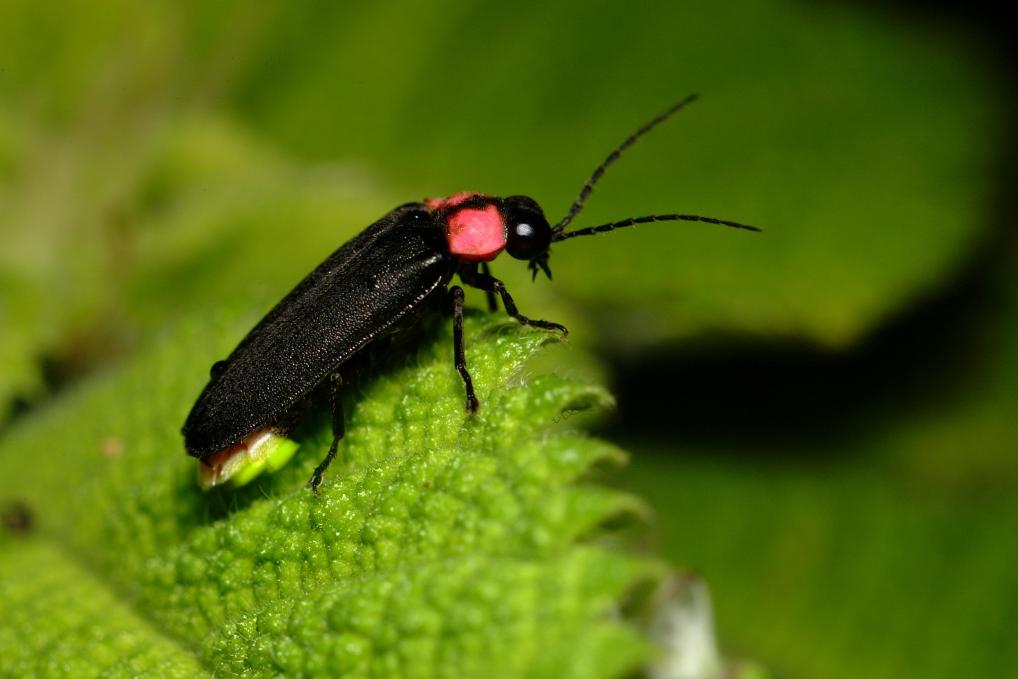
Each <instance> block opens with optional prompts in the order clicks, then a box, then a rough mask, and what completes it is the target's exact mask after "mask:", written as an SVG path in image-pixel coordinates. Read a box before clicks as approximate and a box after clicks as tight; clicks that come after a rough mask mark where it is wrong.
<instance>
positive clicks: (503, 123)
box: [0, 0, 999, 395]
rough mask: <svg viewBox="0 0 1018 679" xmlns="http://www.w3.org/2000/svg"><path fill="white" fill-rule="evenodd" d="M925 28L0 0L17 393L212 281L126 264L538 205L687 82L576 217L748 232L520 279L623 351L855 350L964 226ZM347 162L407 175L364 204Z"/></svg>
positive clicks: (749, 7) (962, 106)
mask: <svg viewBox="0 0 1018 679" xmlns="http://www.w3.org/2000/svg"><path fill="white" fill-rule="evenodd" d="M936 38H937V36H936V31H934V30H931V29H930V28H928V29H927V30H925V31H919V30H917V29H915V28H912V27H910V26H909V25H908V24H906V23H905V22H898V21H894V20H891V19H890V18H888V17H884V16H879V15H876V16H875V15H871V14H868V13H864V12H862V11H860V10H853V9H849V8H840V7H828V8H826V9H825V10H824V11H819V10H817V9H816V8H808V7H805V6H800V5H796V4H793V3H786V2H762V1H756V2H754V1H750V0H745V1H743V2H739V3H735V4H732V3H727V4H724V5H718V4H717V3H693V4H689V3H683V4H681V5H680V4H667V3H662V4H660V5H657V6H646V7H641V8H634V7H632V6H630V5H627V4H624V3H607V2H606V3H598V4H596V5H588V6H585V7H584V9H583V11H582V12H578V11H577V10H576V8H575V6H573V5H571V4H569V3H561V4H560V5H557V6H553V7H549V6H547V4H546V3H534V4H532V5H526V4H520V3H514V4H513V5H511V6H508V5H507V6H505V7H493V6H491V5H490V4H477V5H469V4H462V3H456V2H444V3H438V4H435V3H429V4H428V5H415V4H413V3H383V4H380V5H365V6H357V5H345V4H336V3H331V2H304V3H283V2H278V3H259V4H258V6H257V8H255V7H253V6H252V5H251V4H250V3H216V4H214V5H212V6H205V5H203V4H201V3H190V4H189V3H169V2H166V3H158V2H157V3H143V4H140V5H139V4H137V3H129V2H114V3H107V4H105V5H104V7H103V8H102V9H101V10H98V11H97V9H96V8H95V7H92V6H87V5H75V6H72V7H65V8H63V9H62V10H61V11H56V10H54V9H53V8H50V7H42V6H38V5H37V4H36V3H23V2H8V3H5V4H4V5H3V6H2V8H0V56H2V61H3V63H4V65H5V70H4V77H3V78H0V101H2V102H3V107H2V108H3V113H2V115H3V119H2V121H0V123H2V127H3V128H4V130H3V132H2V133H0V159H2V161H0V168H2V170H3V173H4V177H5V180H4V181H3V188H2V189H0V206H2V214H3V215H4V219H3V225H2V228H3V237H4V240H5V243H6V244H7V247H5V248H4V249H3V252H2V254H0V275H2V276H3V278H4V280H5V285H4V289H5V295H4V301H3V314H4V316H5V317H9V318H10V319H11V320H10V322H9V323H7V322H5V326H8V327H9V328H10V329H9V330H8V331H7V332H5V334H4V340H3V349H4V352H3V354H2V358H0V361H2V365H3V366H4V368H5V369H4V370H3V375H4V378H3V384H4V385H5V386H2V387H0V389H2V393H3V394H7V395H9V394H10V393H11V390H14V389H21V390H24V389H26V388H31V386H32V375H31V374H30V373H28V372H27V369H26V367H25V366H26V365H27V364H29V363H30V360H29V359H32V358H35V357H36V356H37V355H38V354H39V353H40V352H42V351H50V352H54V351H55V352H57V353H68V352H69V351H70V347H71V345H73V346H75V347H76V348H77V351H78V352H79V353H80V350H81V346H82V345H85V346H86V347H87V348H90V349H92V350H93V351H101V350H102V349H103V348H104V347H106V346H108V345H109V342H108V341H107V338H106V337H102V335H104V334H108V333H111V332H116V331H124V332H129V331H131V330H132V329H133V328H134V327H136V326H134V325H132V324H128V325H127V327H126V328H124V327H117V326H119V325H120V324H119V323H117V324H116V325H114V326H111V325H110V323H111V322H115V321H121V322H122V319H123V318H124V317H125V316H127V317H128V318H132V319H133V318H134V316H135V314H138V315H141V316H144V317H151V316H152V315H154V314H158V315H164V316H172V313H173V312H174V311H175V308H174V306H175V305H176V304H196V303H209V301H210V300H209V299H208V297H209V292H210V288H208V287H206V286H205V284H206V279H204V278H201V277H200V276H199V277H198V278H196V279H191V277H190V276H176V277H174V278H172V280H173V283H172V284H170V286H169V287H168V288H167V280H166V279H161V278H159V277H158V276H156V278H155V281H154V282H153V285H152V286H150V287H148V288H143V290H142V292H141V293H138V291H137V290H136V288H135V287H134V286H133V285H132V284H131V282H132V280H133V277H134V275H136V274H137V275H142V277H143V278H145V279H146V280H148V281H150V282H152V275H153V274H152V272H153V271H158V270H159V269H160V267H161V266H163V265H167V264H169V263H171V262H174V261H175V262H177V263H180V266H182V267H188V268H192V269H198V271H197V273H198V274H201V273H205V272H207V271H208V269H209V268H214V267H215V262H216V260H217V258H218V259H221V258H222V256H223V250H224V249H226V248H230V247H238V246H239V247H243V248H250V250H251V252H252V253H253V254H254V257H255V258H254V260H253V261H250V264H251V265H253V266H257V267H258V269H259V271H260V272H263V273H265V275H266V277H265V279H264V280H265V281H266V285H268V286H270V289H276V287H275V285H274V283H276V282H277V281H281V280H294V278H295V277H296V276H297V275H298V274H299V273H300V272H301V271H303V270H306V267H307V266H308V264H309V262H312V261H314V260H315V259H316V258H320V257H321V256H322V255H323V254H324V253H325V252H328V251H329V250H330V249H331V248H332V247H334V246H335V245H336V244H338V243H340V242H342V241H343V240H344V239H345V238H347V237H349V235H350V234H351V233H353V232H355V231H356V230H358V229H359V228H361V227H363V225H364V224H366V223H368V222H369V221H370V220H371V219H372V218H373V217H376V216H378V215H379V214H380V213H381V212H382V211H383V210H385V209H387V208H388V207H391V204H392V203H393V201H396V202H403V201H405V200H411V199H416V198H420V197H423V196H424V195H435V194H438V195H442V194H446V193H451V192H454V191H458V190H463V189H477V190H482V191H489V192H492V193H497V194H509V193H527V194H530V195H533V196H534V197H535V198H537V199H538V200H539V201H541V202H542V203H543V204H544V205H545V206H546V207H547V208H548V210H549V212H550V214H551V216H552V217H554V216H556V215H558V214H560V213H561V211H562V210H563V209H564V208H565V206H566V205H567V204H568V202H569V201H570V200H571V199H572V197H573V195H574V194H575V192H576V191H577V190H578V188H579V185H580V184H581V182H582V180H583V179H585V178H586V176H587V174H588V173H589V172H590V170H591V169H592V168H593V166H594V164H595V163H596V162H597V161H599V160H600V159H601V158H602V157H603V156H604V154H605V153H607V151H608V150H609V148H610V147H611V146H612V145H613V144H615V143H617V141H618V140H619V139H620V138H621V137H622V136H623V135H624V134H625V133H627V132H628V131H629V130H630V129H632V128H633V127H634V126H635V125H636V124H638V123H639V122H642V121H643V120H644V119H645V118H647V117H648V116H649V115H650V114H651V113H653V112H655V111H657V110H659V109H661V108H663V107H664V106H665V105H667V104H668V103H669V102H671V101H673V100H675V99H677V98H678V97H679V96H681V95H684V94H686V93H688V92H690V91H693V90H697V91H702V93H703V94H704V99H703V101H702V102H699V103H698V104H697V105H696V106H694V107H691V108H690V109H689V110H688V111H686V112H683V113H682V114H681V115H680V117H679V119H677V120H675V121H673V122H672V123H670V124H669V126H668V127H666V128H665V129H664V130H662V131H660V132H657V133H655V136H654V137H653V138H652V140H648V141H647V142H645V143H642V144H641V145H640V146H639V147H638V148H637V149H635V150H634V151H633V152H632V153H631V157H627V158H626V161H625V162H624V163H623V164H621V165H620V166H619V167H618V168H616V169H615V170H613V173H612V175H611V176H610V177H609V179H607V180H606V183H605V184H604V185H603V186H602V187H600V188H599V190H598V191H597V193H596V194H595V196H594V198H593V200H592V201H591V207H590V210H589V213H588V215H585V217H584V219H582V220H581V221H582V223H595V222H598V221H604V220H606V219H610V218H617V217H622V216H627V215H631V214H635V213H653V212H669V211H676V210H679V211H686V212H701V213H706V214H716V215H719V216H725V217H730V218H733V219H739V220H742V221H748V222H753V223H758V224H760V225H762V226H764V227H766V228H767V233H766V235H765V236H763V237H757V236H752V235H748V234H741V233H728V232H725V231H722V230H719V229H716V228H713V227H706V226H691V225H657V226H654V227H649V228H643V229H640V232H639V233H632V232H630V233H618V234H613V235H612V236H604V237H601V238H596V239H585V240H582V241H571V242H569V243H567V244H563V245H562V247H561V249H560V250H558V251H556V253H555V254H554V256H553V258H552V263H553V266H554V268H555V271H556V274H557V278H558V280H559V281H560V282H561V283H562V284H561V286H559V287H557V288H556V289H554V290H552V289H550V288H549V287H548V286H547V285H545V284H542V285H541V286H540V287H538V288H537V289H536V290H534V291H533V292H528V294H527V295H525V297H524V299H526V300H527V301H530V300H533V302H534V303H535V304H539V303H541V301H542V300H546V299H547V297H548V296H550V295H556V296H563V297H565V298H566V299H567V300H569V301H571V302H574V303H579V304H582V305H583V306H582V308H583V309H584V311H585V313H587V314H595V315H596V316H597V318H598V319H599V320H600V321H601V322H600V323H599V327H600V329H601V336H602V337H603V338H604V339H605V340H606V341H607V340H611V341H612V342H614V343H616V344H617V343H620V342H621V343H624V344H627V345H629V346H638V345H646V344H648V343H651V342H654V341H657V340H660V339H662V338H666V337H671V338H674V337H679V336H686V335H690V334H692V333H696V332H699V331H701V330H703V329H704V328H717V327H722V328H729V329H733V328H734V329H745V330H753V331H758V332H764V333H768V334H773V333H779V334H792V333H795V334H802V335H804V336H806V337H809V338H812V339H816V340H819V341H823V342H829V343H835V344H844V343H848V342H850V341H852V340H853V339H854V338H857V337H858V336H860V334H862V333H864V332H865V331H866V330H867V329H868V328H870V327H872V325H873V323H875V322H878V321H880V320H881V319H883V318H884V317H886V316H887V314H889V313H892V312H894V311H895V310H897V309H899V308H900V307H901V306H902V305H903V304H905V303H907V302H908V301H909V300H910V299H911V298H913V297H914V296H915V295H916V294H917V293H918V292H920V291H923V290H925V289H926V288H928V287H929V286H930V285H931V284H933V283H934V282H935V281H936V280H938V279H939V278H940V277H941V276H943V275H944V274H945V272H947V271H950V270H951V269H952V268H953V267H955V266H956V265H957V263H958V260H959V258H960V257H962V256H964V254H965V253H966V252H967V250H968V247H969V245H970V243H971V241H972V238H973V235H974V234H976V233H978V231H979V224H980V218H981V216H982V215H981V213H980V209H979V206H980V204H981V202H980V201H981V200H982V199H983V198H984V197H985V194H986V189H987V187H988V185H989V184H988V182H987V176H988V172H989V170H990V162H991V160H992V156H991V152H992V149H993V146H994V143H995V140H996V130H995V127H996V126H997V124H998V123H999V117H998V115H997V114H996V113H995V108H994V107H993V96H992V94H991V92H992V90H991V89H990V86H991V83H990V82H989V81H988V79H987V77H986V76H985V74H984V71H983V70H982V69H981V68H980V64H979V63H978V62H977V61H974V60H972V59H964V58H961V56H962V54H963V52H962V47H961V46H960V45H955V44H952V43H951V42H950V41H948V40H938V39H936ZM351 163H356V164H355V165H351ZM352 167H359V168H362V169H361V170H359V171H355V170H353V169H351V168H352ZM344 168H346V169H344ZM363 168H368V169H369V170H370V172H371V173H373V174H374V176H384V177H386V178H387V180H388V183H389V184H392V185H395V186H398V187H402V188H401V189H400V190H399V191H395V190H393V191H390V192H388V195H386V196H385V199H384V200H383V199H382V198H380V197H379V196H378V195H377V193H376V192H372V191H370V190H365V189H367V186H366V185H370V182H369V180H368V179H366V177H367V176H368V175H367V174H366V172H365V170H364V169H363ZM337 175H339V177H337ZM351 176H352V177H354V179H352V180H351V181H344V179H350V178H351ZM351 182H352V183H351ZM351 187H352V188H351ZM340 204H341V205H342V206H345V208H346V209H342V208H341V206H340ZM252 223H255V224H258V225H260V226H262V227H264V230H262V231H260V233H261V234H263V236H262V237H259V230H258V229H254V232H252V231H253V229H252V226H253V224H252ZM283 238H285V239H286V240H287V241H288V242H287V246H288V249H287V252H286V257H285V258H282V257H280V258H271V257H269V253H272V252H275V251H276V250H278V247H279V241H280V240H281V239H283ZM291 241H292V242H291ZM202 253H204V255H205V256H204V257H199V258H197V259H195V258H194V255H196V254H202ZM259 255H260V256H259ZM234 261H241V258H238V259H237V260H234ZM185 262H186V264H184V263H185ZM500 272H501V273H502V274H504V275H506V276H507V277H508V280H509V281H510V282H513V283H517V284H520V283H522V281H523V280H525V278H526V272H525V271H523V270H522V268H521V267H518V266H513V263H508V264H506V265H504V266H502V267H501V268H500ZM175 273H188V272H182V271H175ZM181 278H183V279H184V280H185V281H192V282H191V285H193V286H195V287H197V288H200V290H196V291H194V292H195V297H189V296H181V295H179V294H176V293H177V290H176V285H177V284H179V282H180V280H181ZM224 278H225V277H224ZM229 279H230V280H234V281H236V280H237V277H229ZM193 281H196V282H193ZM151 287H158V288H159V289H160V290H161V291H162V292H163V293H164V294H162V295H158V296H156V297H155V298H153V296H152V295H147V294H146V292H150V291H151ZM517 287H519V286H518V285H517ZM528 288H529V286H528ZM224 292H229V290H226V291H224ZM169 293H174V294H169ZM136 294H140V299H138V300H137V302H138V304H135V305H128V304H127V302H128V299H130V298H131V297H132V296H135V295H136ZM196 297H200V298H201V299H196ZM125 298H127V299H125ZM128 312H132V313H128ZM620 327H624V328H626V329H627V331H626V332H625V333H618V332H615V331H614V329H615V328H620ZM97 335H99V336H97Z"/></svg>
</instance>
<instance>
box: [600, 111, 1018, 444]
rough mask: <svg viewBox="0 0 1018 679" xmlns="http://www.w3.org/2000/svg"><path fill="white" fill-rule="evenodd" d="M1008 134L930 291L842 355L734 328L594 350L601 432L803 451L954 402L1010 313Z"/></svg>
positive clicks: (1011, 171)
mask: <svg viewBox="0 0 1018 679" xmlns="http://www.w3.org/2000/svg"><path fill="white" fill-rule="evenodd" d="M1012 109H1014V107H1013V106H1012ZM1013 117H1014V116H1013V115H1012V119H1013ZM1008 137H1009V138H1008V143H1007V144H1004V145H1002V147H1001V148H1002V149H1003V153H1002V158H1001V161H1000V168H1001V171H1000V172H999V174H998V177H999V179H998V182H999V183H998V189H997V192H996V195H997V198H996V199H995V200H994V201H993V203H994V204H992V205H989V206H987V209H986V219H987V221H988V222H990V223H991V224H993V225H994V228H992V229H990V230H989V231H988V233H987V234H985V236H984V237H983V240H982V242H981V243H980V244H979V245H978V246H977V247H975V248H974V249H973V253H972V255H971V257H969V258H968V259H967V261H966V263H965V264H964V265H963V266H962V268H961V269H960V271H959V272H958V273H957V274H956V275H955V276H953V277H951V278H950V279H949V280H947V281H946V282H945V284H944V285H943V286H941V287H940V288H939V289H936V290H934V291H932V292H931V293H930V294H928V295H926V296H925V297H924V298H921V299H918V300H916V302H914V303H913V304H912V305H910V307H909V308H907V309H905V310H903V311H902V312H901V313H899V314H897V315H895V316H893V317H891V318H890V319H889V320H888V322H887V323H886V324H885V325H883V326H881V327H878V328H877V329H876V330H875V331H874V332H873V333H872V334H871V335H870V336H869V337H868V338H866V339H865V340H864V341H863V342H861V343H860V344H858V345H857V346H855V347H853V348H850V349H847V350H845V351H834V350H830V349H826V348H824V347H820V346H817V345H815V344H812V343H809V342H806V341H804V340H801V339H797V338H783V339H781V338H779V339H762V338H759V337H755V336H731V335H723V336H702V337H698V338H694V339H691V340H688V341H683V342H679V343H676V344H673V345H668V346H663V347H661V348H660V349H658V350H656V351H651V352H646V353H644V354H643V355H641V356H639V357H637V358H636V359H635V360H629V361H627V360H625V359H620V358H619V357H617V356H613V355H612V353H611V350H610V347H602V354H603V355H604V357H605V359H606V360H607V361H608V363H609V365H611V366H613V369H614V375H613V389H614V392H615V394H616V396H617V398H618V403H619V407H618V411H617V414H616V416H615V417H614V418H613V419H612V421H611V422H609V423H608V424H607V426H606V429H605V431H604V432H603V433H604V434H605V435H606V436H608V437H610V438H614V439H620V438H622V439H624V438H631V437H633V436H638V437H641V438H642V437H656V438H660V439H664V440H667V441H668V442H669V443H671V444H676V445H682V444H691V445H696V444H699V445H703V444H709V445H710V446H711V447H712V448H717V449H724V448H729V447H731V448H738V449H743V450H745V449H750V450H772V451H773V452H774V454H775V455H780V456H797V455H808V454H810V453H811V452H814V451H815V450H817V449H823V450H830V449H831V443H832V442H836V441H841V442H845V443H849V442H850V441H851V440H853V438H854V437H856V436H859V435H864V434H865V433H866V432H867V431H868V430H869V428H870V426H871V425H874V424H879V423H880V421H881V419H882V418H889V419H891V418H900V417H901V416H903V415H909V414H912V413H916V412H921V411H924V410H928V409H935V408H939V407H947V406H950V405H951V404H952V403H954V402H955V401H956V400H957V399H960V398H963V397H964V392H965V391H966V387H967V386H969V385H970V384H972V383H974V382H976V381H977V380H978V379H979V378H980V376H981V375H984V374H985V373H986V371H988V370H992V369H993V365H992V362H993V359H994V358H995V357H994V356H993V355H992V354H991V353H988V352H987V351H986V350H985V347H984V345H985V341H984V340H985V339H986V337H987V333H988V331H989V330H992V329H993V327H994V324H995V322H996V321H998V320H999V319H1000V318H1001V315H1002V314H1005V313H1011V312H1012V311H1011V310H1009V309H1007V308H1006V307H1004V306H1003V305H1002V304H1001V303H1000V296H1001V292H1000V286H1001V285H1002V283H1003V284H1004V285H1006V284H1008V281H1009V280H1011V279H1012V278H1013V276H1011V275H1010V271H1011V269H1013V267H1014V263H1015V261H1016V253H1018V229H1016V228H1015V225H1014V224H1013V223H1012V222H1013V215H1014V214H1015V213H1016V212H1018V196H1016V195H1015V194H1014V191H1013V187H1014V186H1015V185H1016V180H1018V164H1016V161H1015V154H1014V153H1013V152H1012V150H1013V149H1014V143H1013V142H1014V141H1015V140H1016V138H1018V134H1016V130H1015V129H1014V127H1013V126H1012V129H1011V130H1010V132H1009V135H1008ZM1009 267H1010V268H1009ZM1012 282H1013V281H1012Z"/></svg>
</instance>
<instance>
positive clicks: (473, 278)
mask: <svg viewBox="0 0 1018 679" xmlns="http://www.w3.org/2000/svg"><path fill="white" fill-rule="evenodd" d="M460 278H461V279H463V282H464V283H466V284H467V285H469V286H471V287H474V288H477V289H479V290H485V291H488V292H491V293H498V296H499V297H501V298H502V305H503V306H505V312H506V313H507V314H509V315H510V316H512V317H513V318H515V319H516V320H517V321H519V322H520V324H521V325H530V326H533V327H535V328H541V329H542V330H554V331H556V332H560V333H562V334H563V335H568V334H569V331H568V330H566V326H564V325H560V324H558V323H552V322H551V321H539V320H537V319H533V318H527V317H526V316H524V315H523V314H521V313H520V310H519V309H517V308H516V302H514V301H513V298H512V295H510V294H509V291H508V290H506V289H505V284H504V283H503V282H502V281H500V280H498V279H497V278H495V277H494V276H489V275H487V274H483V273H477V272H476V271H461V272H460Z"/></svg>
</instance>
